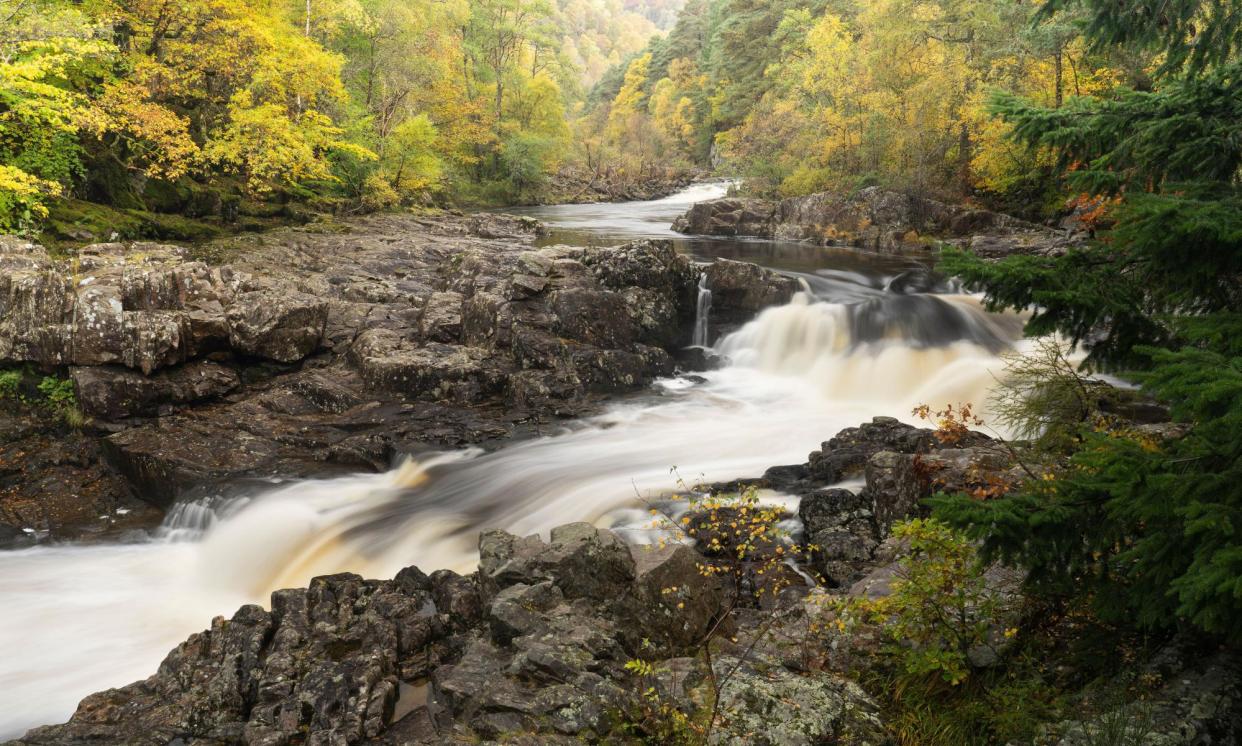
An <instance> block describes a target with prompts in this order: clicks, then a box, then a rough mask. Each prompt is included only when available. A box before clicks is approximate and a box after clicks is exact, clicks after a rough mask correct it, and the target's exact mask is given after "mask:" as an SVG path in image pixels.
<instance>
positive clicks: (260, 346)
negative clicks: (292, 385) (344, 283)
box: [227, 291, 328, 363]
mask: <svg viewBox="0 0 1242 746" xmlns="http://www.w3.org/2000/svg"><path fill="white" fill-rule="evenodd" d="M227 318H228V324H229V344H230V345H231V346H232V347H233V349H235V350H237V351H238V352H242V353H245V354H247V355H252V356H254V357H261V358H266V359H268V360H276V361H278V362H282V363H296V362H297V361H299V360H301V359H302V358H304V357H306V356H307V355H309V354H311V353H312V352H314V351H315V349H316V348H317V347H319V343H320V341H322V340H323V334H324V329H325V327H326V326H327V323H328V304H327V302H326V301H325V300H323V299H322V298H316V297H315V296H312V295H307V294H305V293H297V292H292V291H289V292H276V291H257V292H252V293H244V294H242V295H240V296H238V297H237V299H236V300H235V301H234V302H233V304H232V305H230V306H229V307H228V309H227Z"/></svg>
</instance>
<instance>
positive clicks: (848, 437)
mask: <svg viewBox="0 0 1242 746" xmlns="http://www.w3.org/2000/svg"><path fill="white" fill-rule="evenodd" d="M1021 477H1022V472H1021V468H1020V467H1019V466H1018V465H1016V464H1015V463H1014V461H1013V459H1012V457H1010V456H1009V454H1008V452H1007V451H1006V450H1005V449H1004V448H1002V447H1001V446H1000V445H999V444H996V443H995V442H993V441H992V440H991V439H990V438H988V437H987V436H986V435H983V434H982V433H977V432H972V433H969V434H967V435H965V436H964V437H962V438H961V439H960V440H959V441H958V442H956V443H952V444H946V443H942V442H941V441H940V440H938V439H937V438H936V435H935V433H934V432H933V431H931V430H928V429H925V428H917V427H914V426H912V425H907V424H905V423H902V422H900V421H898V420H896V419H893V418H892V417H876V418H874V419H873V420H872V421H871V422H867V423H863V424H862V425H860V426H858V427H851V428H846V429H845V430H842V431H841V432H839V433H837V435H835V436H834V437H832V438H830V439H829V440H827V441H825V442H824V443H823V445H822V446H821V447H820V449H819V450H817V451H814V452H812V453H811V454H810V456H809V458H808V461H807V463H805V464H800V465H791V466H777V467H773V468H771V469H769V470H768V471H767V472H766V473H765V474H764V478H763V480H762V481H763V483H764V484H766V485H767V486H770V487H773V488H776V489H779V490H781V491H783V492H787V493H789V494H793V495H798V496H799V497H800V505H799V518H800V519H801V521H802V525H803V532H804V538H805V540H806V542H807V543H808V544H812V545H814V546H815V547H816V549H815V551H814V552H813V555H812V557H813V561H814V565H815V569H816V571H817V572H819V573H820V575H821V576H822V577H823V578H824V579H825V580H826V581H827V582H828V583H829V584H830V585H833V586H837V587H846V588H848V587H849V586H850V585H851V584H853V583H855V582H857V581H858V580H859V579H861V578H862V577H863V575H864V574H866V572H868V571H870V569H871V567H872V561H873V560H874V559H875V553H876V551H877V548H878V547H879V546H880V545H881V542H883V541H884V540H885V539H886V538H887V537H888V535H889V531H890V530H891V529H892V526H893V524H894V523H895V522H897V521H899V520H902V519H904V518H909V517H912V516H916V515H920V514H921V513H922V511H923V508H922V506H921V503H922V501H923V500H924V499H926V498H928V497H931V495H932V493H933V492H935V491H937V490H944V491H950V492H953V491H966V492H969V491H972V490H975V489H980V488H986V489H988V490H990V491H992V492H991V493H990V494H994V493H995V491H996V490H1003V489H1004V488H1005V486H1006V485H1015V484H1017V483H1019V482H1020V481H1021ZM855 480H858V481H860V482H861V484H862V486H861V488H850V489H844V488H840V487H835V485H839V484H841V483H843V482H852V481H855Z"/></svg>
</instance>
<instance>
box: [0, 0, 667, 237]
mask: <svg viewBox="0 0 1242 746" xmlns="http://www.w3.org/2000/svg"><path fill="white" fill-rule="evenodd" d="M675 11H676V6H674V5H670V4H667V3H656V4H646V3H641V2H640V3H630V4H629V5H628V7H623V6H622V5H621V3H620V1H619V0H609V1H606V0H595V1H593V2H592V1H590V0H564V1H563V2H560V3H551V2H546V1H545V0H459V1H453V2H439V1H438V0H428V1H427V2H419V1H415V2H404V1H397V0H391V1H390V0H312V1H308V2H302V0H289V1H288V2H262V3H242V2H233V1H232V0H208V1H207V2H194V3H173V2H165V1H164V0H152V1H150V2H147V1H146V0H138V1H137V2H129V1H128V0H122V1H120V2H112V1H110V0H87V1H86V2H80V3H79V2H63V1H61V0H4V2H3V3H2V4H0V163H3V164H4V165H3V166H2V167H0V168H2V169H3V170H2V171H0V176H2V178H0V229H3V230H7V231H14V230H29V229H35V228H37V227H38V226H39V224H40V223H41V222H42V221H43V220H45V219H46V218H48V217H49V207H54V208H55V207H59V211H60V215H59V216H57V215H55V214H53V215H52V216H51V217H53V218H57V217H59V218H60V219H61V222H63V223H66V224H68V223H72V222H74V220H75V219H76V220H77V222H78V223H82V222H83V220H84V219H85V218H89V216H90V215H91V212H90V211H89V210H87V209H85V206H84V205H82V204H80V203H78V204H72V203H68V204H67V203H65V202H64V201H63V200H65V199H73V200H85V201H89V202H92V203H99V204H103V205H109V206H112V207H115V208H120V209H122V210H137V211H148V210H149V211H158V212H162V213H180V214H182V215H188V216H190V217H195V216H198V215H212V214H217V215H218V214H221V213H223V214H225V215H231V214H236V213H237V211H238V210H239V209H240V210H241V211H242V212H243V213H245V212H251V213H260V214H261V213H262V212H263V210H264V209H266V208H264V207H263V206H261V205H256V204H254V203H255V201H256V200H258V201H263V200H265V199H266V200H268V201H271V200H272V198H273V197H275V198H278V199H279V201H282V202H284V201H288V200H297V201H302V202H307V203H310V205H311V206H312V208H317V209H329V210H331V209H376V208H382V207H387V206H392V205H396V204H399V203H405V204H410V203H418V202H422V201H425V200H427V199H430V198H433V197H434V196H436V195H440V194H444V193H447V194H449V195H451V196H452V197H454V198H456V199H459V200H462V201H467V202H470V201H488V202H514V201H520V200H524V199H530V198H531V197H532V193H533V192H534V191H535V190H537V189H538V187H539V186H541V185H542V183H543V180H544V178H545V177H546V176H547V175H548V174H549V173H552V172H554V171H555V170H556V169H557V168H559V167H560V166H561V165H562V164H563V162H564V161H565V158H566V156H565V152H564V151H565V150H566V146H567V144H568V142H569V127H568V119H567V117H569V116H570V115H571V113H572V111H573V109H574V105H575V102H577V101H579V100H580V99H581V97H582V91H583V90H584V87H585V86H587V85H589V84H591V83H592V82H593V81H594V80H595V78H597V77H598V76H600V75H601V74H602V73H603V71H604V70H605V69H606V68H607V67H608V66H610V65H613V64H615V63H617V62H619V61H620V60H622V59H623V58H625V57H627V56H628V55H630V54H631V53H633V52H634V51H635V50H637V49H638V48H640V47H641V46H642V45H643V44H645V43H646V42H647V40H648V38H649V37H651V36H652V35H653V34H655V33H657V32H658V28H657V26H656V23H657V22H658V23H667V22H668V21H669V18H670V14H672V13H674V12H675ZM649 16H650V17H649ZM653 18H654V19H655V20H654V21H653V20H652V19H653ZM222 201H223V204H221V203H222ZM135 217H142V216H135V215H117V214H108V215H106V216H102V217H101V218H100V219H101V220H105V221H106V220H113V221H116V222H118V224H120V225H123V224H124V223H125V222H126V220H127V219H129V220H130V221H132V220H133V219H134V218H135ZM174 227H175V226H174ZM104 235H106V232H105V233H104Z"/></svg>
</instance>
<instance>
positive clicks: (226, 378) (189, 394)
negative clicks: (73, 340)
mask: <svg viewBox="0 0 1242 746" xmlns="http://www.w3.org/2000/svg"><path fill="white" fill-rule="evenodd" d="M72 377H73V384H74V390H75V392H76V394H77V399H78V404H79V405H80V406H81V407H82V410H83V411H84V412H85V413H86V414H89V415H92V416H95V417H103V418H105V419H109V420H118V419H122V418H125V417H139V416H143V417H149V416H155V415H157V414H159V413H160V409H161V408H162V407H165V406H169V405H178V404H190V403H193V402H197V401H202V400H204V399H210V398H213V397H218V396H223V395H224V394H227V393H229V392H230V391H233V390H234V389H236V388H237V387H238V386H239V385H240V384H241V378H240V377H239V376H238V375H237V372H236V371H234V370H232V369H230V368H226V367H224V366H222V365H218V364H216V363H212V362H208V361H200V362H192V363H186V364H185V365H182V366H179V367H176V368H166V369H164V370H161V371H159V372H158V373H156V374H155V375H153V376H149V377H148V376H144V375H142V374H141V373H139V372H138V371H134V370H131V369H129V368H123V367H120V366H99V367H92V368H74V369H73V372H72Z"/></svg>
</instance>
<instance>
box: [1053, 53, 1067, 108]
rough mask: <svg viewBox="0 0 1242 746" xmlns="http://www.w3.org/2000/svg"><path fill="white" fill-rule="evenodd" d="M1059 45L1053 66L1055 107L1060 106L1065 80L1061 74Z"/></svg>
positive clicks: (1063, 96) (1063, 94) (1063, 97)
mask: <svg viewBox="0 0 1242 746" xmlns="http://www.w3.org/2000/svg"><path fill="white" fill-rule="evenodd" d="M1061 57H1062V55H1061V47H1057V54H1056V57H1055V58H1054V67H1055V70H1056V108H1058V109H1060V108H1061V102H1062V101H1063V100H1064V99H1065V80H1064V78H1063V76H1062V62H1061Z"/></svg>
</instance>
